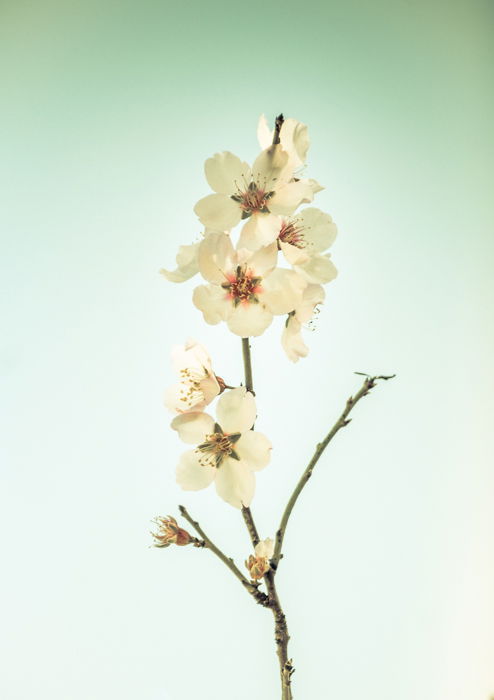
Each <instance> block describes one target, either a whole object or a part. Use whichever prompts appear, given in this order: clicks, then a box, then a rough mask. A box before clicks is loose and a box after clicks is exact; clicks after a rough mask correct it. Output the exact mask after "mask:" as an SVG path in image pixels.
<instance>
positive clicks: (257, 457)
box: [153, 114, 391, 700]
mask: <svg viewBox="0 0 494 700" xmlns="http://www.w3.org/2000/svg"><path fill="white" fill-rule="evenodd" d="M257 135H258V140H259V144H260V146H261V152H260V153H259V155H258V156H257V158H256V159H255V160H254V162H253V163H252V165H249V164H248V163H246V162H244V161H242V160H241V159H240V158H238V157H237V156H236V155H234V154H233V153H230V152H229V151H223V152H221V153H216V154H215V155H213V156H212V157H211V158H208V159H207V160H206V162H205V164H204V171H205V175H206V179H207V181H208V184H209V185H210V187H211V190H212V193H210V194H207V195H206V196H205V197H202V198H201V199H200V200H199V201H198V202H197V203H196V205H195V207H194V211H195V213H196V214H197V216H198V218H199V220H200V221H201V223H202V224H203V226H204V233H203V235H202V238H201V240H199V241H196V242H194V243H192V244H191V245H182V246H180V248H179V251H178V254H177V257H176V260H177V269H176V270H162V271H161V272H162V274H163V275H164V276H165V277H166V278H167V279H168V280H170V281H172V282H185V281H186V280H188V279H190V278H191V277H193V276H194V275H196V274H200V276H201V277H202V278H203V280H204V281H205V282H206V284H200V285H199V286H197V287H196V288H195V289H194V291H193V294H192V301H193V303H194V305H195V306H196V308H197V309H199V310H200V311H201V312H202V314H203V316H204V320H205V321H206V323H208V324H211V325H216V324H218V323H220V322H222V321H223V322H225V323H226V325H227V327H228V329H229V330H230V331H231V332H232V333H234V334H235V335H236V336H238V337H240V338H241V339H242V357H243V368H244V384H243V385H241V386H239V387H234V386H231V385H229V384H226V382H225V381H224V380H223V379H222V378H221V377H220V376H218V375H217V374H216V372H215V371H214V370H213V367H212V362H211V358H210V357H209V353H208V352H207V350H206V349H205V348H204V347H203V346H202V345H200V344H199V343H197V342H196V341H195V340H193V339H189V340H187V342H186V343H185V345H184V346H179V347H176V348H175V349H174V350H173V352H172V359H173V365H174V368H175V371H176V372H177V375H178V377H177V382H176V383H175V384H174V385H173V386H172V387H170V388H169V389H168V390H167V392H166V394H165V404H166V406H167V407H168V408H169V409H170V410H171V411H172V412H173V413H174V414H175V417H174V418H173V420H172V422H171V428H172V429H173V430H175V431H176V432H177V434H178V437H179V438H180V439H181V440H182V442H184V443H185V444H186V445H189V446H191V447H192V446H194V447H193V448H191V449H188V450H187V451H186V452H184V453H183V454H182V455H181V457H180V460H179V463H178V465H177V472H176V474H177V483H178V484H179V485H180V486H181V487H182V488H183V489H184V490H186V491H198V490H201V489H204V488H207V487H208V486H210V485H211V484H213V483H214V485H215V488H216V491H217V493H218V496H219V497H220V498H221V499H222V500H223V501H225V502H226V503H228V504H230V506H232V507H234V508H238V509H240V510H241V512H242V517H243V519H244V522H245V525H246V528H247V531H248V533H249V537H250V539H251V542H252V546H253V549H254V551H253V553H251V554H249V556H248V558H247V559H246V561H245V566H246V568H247V570H248V572H249V573H248V574H247V575H244V574H243V573H242V572H241V571H240V569H238V568H237V566H236V564H235V562H234V561H233V559H232V558H231V557H228V556H227V555H226V554H224V552H222V551H221V550H220V549H219V547H217V546H216V545H215V544H214V543H213V542H212V540H211V539H210V538H209V537H208V536H207V535H206V534H205V532H204V530H203V529H202V528H201V526H200V525H199V523H198V522H197V521H195V520H193V518H192V517H191V516H190V515H189V513H188V512H187V510H186V508H185V507H184V506H179V508H180V513H181V514H182V516H183V517H184V518H185V519H186V520H187V521H188V522H189V523H190V524H191V525H192V527H193V528H194V530H195V531H196V532H197V533H198V534H199V536H200V538H201V539H198V538H196V537H192V536H191V535H190V533H188V532H187V531H185V530H183V529H182V528H180V527H179V526H178V524H177V522H176V521H175V519H174V518H172V517H171V516H168V517H167V518H158V519H157V521H156V524H157V525H158V528H159V529H158V532H157V533H156V534H153V537H154V539H155V546H158V547H168V546H169V545H170V544H175V545H178V546H183V545H186V544H193V545H194V546H196V547H203V548H207V549H210V550H211V551H212V552H213V554H215V555H216V556H217V557H218V558H219V559H220V560H221V561H222V562H223V563H224V564H225V565H226V566H227V567H228V568H229V569H230V571H231V572H232V573H233V575H234V576H235V577H236V578H237V579H238V580H239V581H240V583H241V584H242V586H243V587H244V588H245V589H246V590H247V592H248V593H249V594H250V595H251V596H252V597H253V598H254V599H255V600H256V602H257V603H259V604H260V605H262V606H264V607H266V608H269V609H270V610H271V611H272V613H273V617H274V632H275V635H274V636H275V642H276V653H277V656H278V660H279V669H280V680H281V691H282V694H281V697H282V700H292V698H293V695H292V689H291V676H292V674H293V671H294V668H293V666H292V660H291V659H289V658H288V642H289V639H290V636H289V634H288V627H287V623H286V618H285V614H284V612H283V608H282V605H281V602H280V599H279V596H278V592H277V590H276V585H275V578H276V575H277V570H278V564H279V561H280V559H281V557H282V552H281V550H282V546H283V539H284V536H285V531H286V528H287V525H288V520H289V518H290V515H291V512H292V510H293V508H294V506H295V503H296V501H297V499H298V497H299V496H300V493H301V492H302V489H303V488H304V486H305V484H306V483H307V481H308V480H309V478H310V477H311V475H312V472H313V469H314V467H315V465H316V463H317V462H318V460H319V458H320V457H321V455H322V453H323V452H324V450H325V449H326V447H327V446H328V444H329V442H330V441H331V440H332V439H333V437H334V436H335V435H336V433H337V432H338V431H339V430H340V429H341V428H343V427H344V426H345V425H348V423H349V422H350V419H349V418H348V415H349V413H350V411H351V410H352V408H353V406H354V405H355V404H356V403H357V402H358V401H360V399H361V398H363V397H364V396H366V395H367V394H368V393H369V391H370V390H371V389H372V388H373V387H374V386H375V384H376V382H377V381H378V380H380V379H383V380H387V379H391V377H388V376H373V377H371V376H369V375H365V381H364V383H363V385H362V387H361V389H360V390H359V391H358V392H357V393H356V394H355V396H352V397H350V398H349V399H348V401H347V403H346V406H345V409H344V411H343V413H342V414H341V416H340V417H339V419H338V420H337V422H336V423H335V425H334V426H333V428H332V429H331V430H330V432H329V433H328V434H327V435H326V437H325V438H324V439H323V440H322V442H320V443H319V444H318V445H317V447H316V450H315V453H314V455H313V457H312V459H311V460H310V462H309V464H308V466H307V467H306V469H305V471H304V473H303V474H302V476H301V478H300V480H299V482H298V484H297V485H296V487H295V490H294V491H293V494H292V496H291V497H290V500H289V501H288V504H287V506H286V508H285V511H284V513H283V516H282V518H281V521H280V525H279V528H278V531H277V533H276V538H275V540H273V539H271V538H269V537H268V538H266V539H261V538H260V536H259V532H258V530H257V527H256V524H255V521H254V516H253V514H252V511H251V509H250V504H251V503H252V499H253V496H254V492H255V485H256V480H255V473H256V472H257V471H259V470H261V469H264V467H266V466H267V465H268V463H269V461H270V458H271V449H272V445H271V442H270V440H269V438H268V437H267V436H266V435H264V434H263V433H260V432H258V431H256V430H255V429H254V423H255V421H256V417H257V408H256V400H255V393H254V382H253V376H252V361H251V352H250V339H251V338H252V337H257V336H260V335H262V334H263V333H264V331H265V330H266V329H267V328H268V327H269V326H270V324H271V323H272V321H273V318H274V317H275V316H282V317H285V319H286V320H285V323H284V324H283V330H282V334H281V345H282V348H283V350H284V352H285V354H286V355H287V357H288V358H289V359H290V360H291V361H292V362H298V360H299V359H300V358H302V357H306V355H307V354H308V352H309V348H308V347H307V345H306V344H305V342H304V339H303V336H302V328H303V326H304V324H306V323H307V322H310V320H311V318H312V317H313V316H314V314H315V313H317V312H318V309H319V305H320V304H322V303H323V302H324V299H325V290H324V287H323V285H326V284H327V283H329V282H331V281H332V280H334V279H335V277H336V275H337V270H336V267H335V266H334V264H333V262H332V260H331V255H330V253H328V252H327V251H328V249H329V248H330V247H331V245H332V244H333V242H334V240H335V238H336V235H337V227H336V224H335V222H334V221H333V220H332V218H331V216H330V215H329V214H327V213H325V212H323V211H321V210H320V209H318V208H316V207H313V206H308V207H303V208H302V209H301V210H299V211H297V210H298V209H299V207H301V206H302V205H304V204H309V205H311V203H312V202H313V200H314V196H315V195H316V194H317V193H318V192H319V191H320V190H321V189H323V187H322V186H321V185H320V184H319V183H318V182H317V180H314V179H312V178H307V177H304V176H303V175H302V174H301V173H302V172H304V168H305V166H306V164H307V151H308V148H309V143H310V142H309V137H308V131H307V126H306V125H305V124H302V123H301V122H299V121H297V120H296V119H292V118H288V119H285V118H284V116H283V115H282V114H280V115H278V116H277V117H276V120H275V124H274V129H272V130H271V129H270V127H269V125H268V123H267V121H266V119H265V117H264V116H262V117H261V119H260V120H259V124H258V131H257ZM238 224H241V225H242V228H241V231H240V235H239V237H238V239H237V240H236V242H235V240H234V239H233V238H232V231H233V229H234V228H235V227H236V226H237V225H238ZM213 401H216V410H215V414H216V416H215V417H213V416H212V415H211V414H210V413H209V412H206V408H207V407H208V406H209V405H210V404H211V403H212V402H213ZM248 576H250V580H249V578H248ZM262 580H264V584H265V586H266V589H265V592H263V591H262V590H260V588H259V587H260V586H261V581H262Z"/></svg>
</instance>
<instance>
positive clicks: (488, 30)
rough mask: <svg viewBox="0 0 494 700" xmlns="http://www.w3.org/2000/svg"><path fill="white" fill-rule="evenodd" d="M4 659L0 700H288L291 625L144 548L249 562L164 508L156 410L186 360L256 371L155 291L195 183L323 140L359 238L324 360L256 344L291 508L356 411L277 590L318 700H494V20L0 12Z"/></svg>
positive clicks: (482, 10)
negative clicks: (294, 135)
mask: <svg viewBox="0 0 494 700" xmlns="http://www.w3.org/2000/svg"><path fill="white" fill-rule="evenodd" d="M0 8H1V12H0V74H1V94H0V100H1V121H2V128H1V137H0V138H1V146H0V148H1V158H0V168H1V178H2V182H1V192H2V200H3V204H2V207H1V212H0V217H1V231H2V273H1V275H2V295H1V300H0V304H1V306H2V317H3V321H2V326H3V328H4V333H3V340H2V341H1V350H0V358H1V371H2V375H1V377H2V378H1V382H2V390H1V393H2V406H3V408H2V413H3V415H2V423H3V425H4V430H3V437H2V438H1V456H2V479H3V489H2V492H3V496H2V498H3V499H4V503H3V505H2V506H1V516H2V525H1V532H2V539H3V544H2V550H1V552H2V555H1V556H2V569H3V572H4V573H3V575H2V584H1V585H2V588H3V589H4V590H3V593H2V596H1V601H2V607H3V608H4V610H3V613H2V620H3V622H2V645H4V648H2V650H1V654H2V658H3V661H4V664H5V670H4V671H3V672H2V677H1V679H0V695H1V697H2V698H5V700H31V699H34V698H36V700H108V699H109V698H115V699H116V698H118V699H119V700H137V699H138V700H191V699H192V698H194V699H195V698H201V700H218V699H225V700H226V699H229V700H230V699H232V698H233V699H235V700H251V699H252V698H256V699H259V700H268V699H269V700H271V699H272V698H276V697H278V676H277V661H276V658H275V654H274V643H273V641H272V620H271V616H270V615H269V614H268V613H267V612H266V611H265V610H263V609H261V608H259V607H254V606H253V603H252V601H251V600H250V599H249V598H248V597H247V596H246V594H245V592H244V591H243V590H242V589H241V587H240V586H239V585H237V582H236V581H235V579H233V577H232V576H231V575H230V574H229V572H227V571H226V569H225V570H224V568H223V567H222V565H221V564H220V563H219V562H217V560H216V559H215V558H214V557H213V556H212V555H210V554H209V553H208V552H201V551H198V550H193V549H192V548H184V549H178V548H174V549H170V550H163V551H160V550H156V549H149V548H148V545H149V542H150V537H149V535H148V529H149V528H150V524H149V520H150V519H151V518H152V517H153V516H154V515H156V514H158V513H160V514H167V513H176V512H177V510H176V504H177V503H185V504H186V505H187V506H188V507H189V509H190V511H191V512H192V513H193V514H194V515H195V516H196V517H197V518H198V519H199V520H200V522H201V523H202V524H203V525H204V527H205V529H206V530H207V532H208V533H209V534H210V535H211V536H212V537H213V539H215V540H217V541H218V543H219V544H221V545H222V546H224V548H225V549H226V550H227V551H228V552H229V553H231V554H232V555H233V556H235V558H236V559H237V561H239V562H242V561H243V559H244V558H245V557H246V556H247V554H248V553H249V541H248V538H247V534H246V533H245V532H244V529H243V523H242V522H241V518H240V515H239V513H238V512H237V511H236V510H234V509H233V508H230V507H229V506H228V505H227V504H225V503H223V502H222V501H220V500H219V499H218V498H217V497H216V494H215V493H214V489H211V490H209V491H204V492H199V493H197V494H187V493H185V494H184V493H183V492H181V491H180V490H179V489H178V487H177V486H176V485H175V482H174V467H175V463H176V461H177V458H178V455H179V454H180V452H181V451H182V449H183V445H182V444H181V443H180V442H179V441H178V439H177V437H176V435H175V434H174V433H172V431H170V430H169V428H168V416H167V414H166V411H165V410H164V409H163V407H162V405H161V397H162V391H163V389H164V387H165V386H166V385H167V384H169V383H171V382H172V381H173V375H172V371H171V368H170V364H169V359H168V357H169V351H170V348H171V346H172V345H173V344H176V343H180V342H183V341H184V340H185V338H186V337H187V336H192V337H196V338H197V339H199V340H201V341H202V342H204V343H205V344H206V345H207V346H208V347H209V348H210V351H211V353H212V355H213V358H214V360H215V368H216V370H217V372H218V373H219V374H221V375H222V376H224V377H225V378H227V379H228V381H230V382H232V383H235V382H238V381H239V380H240V379H241V377H242V374H241V373H242V364H241V352H240V340H239V339H238V338H236V337H234V336H233V335H231V334H229V333H228V331H227V330H226V327H225V326H215V327H212V326H206V324H204V322H203V321H202V316H201V314H200V313H199V312H198V311H197V310H196V309H194V307H193V306H192V304H191V301H190V295H191V291H192V288H193V286H194V285H195V282H191V283H188V284H186V285H180V286H179V285H177V286H174V285H172V284H169V283H167V282H165V281H164V280H163V279H162V278H161V277H160V276H159V275H158V274H157V271H158V269H159V268H160V267H162V266H166V267H168V268H170V267H173V261H174V256H175V252H176V249H177V248H178V245H179V244H181V243H189V242H192V240H194V238H195V237H196V235H197V233H198V232H199V230H200V226H199V225H198V222H197V220H196V217H195V215H194V213H193V211H192V207H193V205H194V203H195V202H196V201H197V199H199V198H200V197H201V196H204V195H205V194H207V193H208V191H209V190H208V187H207V185H206V183H205V181H204V178H203V173H202V167H203V161H204V159H205V158H206V157H208V156H209V155H211V154H212V153H214V152H215V151H218V150H224V149H230V150H232V151H234V152H235V153H237V154H239V155H240V156H241V157H242V158H245V159H246V160H252V158H253V157H254V156H255V154H256V151H257V143H256V139H255V128H256V123H257V118H258V115H259V114H260V113H261V112H265V113H266V114H267V115H268V118H269V119H270V120H271V119H273V117H274V116H275V114H276V113H278V112H280V111H283V112H284V113H285V115H287V116H294V117H296V118H298V119H300V120H302V121H304V122H305V123H308V124H309V127H310V135H311V139H312V147H311V150H310V152H309V169H308V173H309V174H310V175H311V176H313V177H315V178H317V179H318V180H320V181H321V182H322V183H323V184H325V185H326V189H325V190H324V192H322V193H321V194H320V195H318V197H317V201H316V205H317V206H319V207H320V208H322V209H324V210H326V211H329V212H330V213H331V214H332V215H333V217H334V219H335V220H336V222H337V223H338V225H339V229H340V234H339V238H338V240H337V242H336V244H335V246H334V249H333V259H334V261H335V263H336V265H337V267H338V269H339V271H340V275H339V277H338V279H337V280H336V281H335V282H333V283H332V284H331V285H330V286H329V287H328V288H327V290H328V298H327V303H326V304H325V306H324V308H323V310H322V312H321V314H320V316H319V319H318V322H317V330H316V331H315V332H313V333H306V337H307V335H308V336H309V337H308V342H309V344H310V346H311V354H310V356H309V358H308V359H307V360H303V361H301V362H300V363H299V364H298V365H296V366H294V365H292V364H290V363H289V362H288V360H286V358H285V357H284V355H283V354H282V353H281V348H280V343H279V336H280V333H281V325H282V324H281V320H280V319H277V320H276V322H275V323H274V324H273V326H272V327H271V328H270V329H269V330H268V331H267V332H266V333H265V335H264V336H262V338H260V339H259V340H256V341H255V342H254V347H253V362H254V380H255V387H256V389H257V393H258V410H259V421H258V428H259V430H262V431H264V432H266V433H267V434H268V435H269V436H270V438H271V439H272V441H273V443H274V446H275V449H274V451H273V462H272V464H271V465H270V466H269V467H268V468H267V469H266V470H265V471H264V472H262V473H261V474H259V476H258V492H257V494H256V498H255V501H254V503H253V511H254V513H255V515H256V518H257V521H258V525H259V527H260V529H261V532H262V535H263V536H264V537H265V536H268V535H273V533H274V530H275V528H276V525H277V523H278V520H279V516H280V513H281V511H282V508H283V506H284V503H285V502H286V499H287V497H288V494H289V493H290V492H291V489H292V488H293V485H294V483H295V481H296V479H297V478H298V475H299V473H300V472H301V470H302V469H303V467H304V466H305V463H306V462H307V460H308V458H309V455H310V454H311V453H312V451H313V449H314V446H315V444H316V442H317V441H318V440H319V439H320V438H321V436H322V435H324V434H325V432H326V431H327V429H328V427H329V426H330V425H332V423H333V422H334V420H335V418H336V416H337V415H338V414H339V412H340V410H341V408H342V406H343V404H344V401H345V399H346V398H347V396H348V395H349V393H350V392H352V391H354V390H356V389H357V388H358V387H359V386H360V379H359V378H358V377H355V376H354V375H353V374H352V373H353V372H354V371H355V370H358V371H365V372H371V373H391V372H396V373H397V374H398V377H397V379H396V380H394V381H393V382H391V383H388V384H384V385H381V386H379V387H378V388H376V389H375V391H374V392H373V395H372V396H371V397H369V398H367V399H365V401H363V402H362V403H361V404H359V406H358V407H357V408H356V410H355V412H354V414H353V418H354V420H353V421H352V424H351V425H350V426H349V427H348V428H347V429H346V430H345V431H344V432H342V433H340V434H339V435H338V437H337V439H336V440H335V441H334V443H332V445H331V447H330V449H328V451H327V452H326V453H325V456H324V458H323V459H322V460H321V462H320V464H319V465H318V468H317V472H316V474H315V476H314V478H313V479H312V480H311V483H310V484H309V485H308V487H307V490H306V491H305V492H304V494H303V497H302V498H301V499H300V502H299V504H298V506H297V509H296V511H295V513H294V516H293V519H292V521H291V523H290V527H289V530H288V533H287V538H286V552H285V554H286V556H285V559H284V560H283V563H282V565H281V570H280V575H279V577H278V581H279V590H280V596H281V597H282V600H283V603H284V605H285V609H286V612H287V616H288V621H289V626H290V631H291V633H292V642H291V646H290V653H291V654H292V655H293V658H294V662H295V665H296V667H297V672H296V674H295V676H294V694H295V697H296V698H297V700H298V699H300V700H301V699H304V700H309V699H310V700H319V699H320V698H321V699H325V698H331V699H336V698H338V700H362V699H363V698H365V699H366V700H367V699H368V698H369V699H372V700H488V697H489V696H490V694H491V693H494V563H493V559H494V508H493V496H494V476H493V469H492V435H493V430H492V420H493V417H494V416H493V410H492V409H493V401H492V396H493V389H494V386H493V373H492V364H493V345H494V344H493V339H494V338H493V336H494V329H493V323H492V304H493V281H492V270H493V262H494V260H493V257H494V255H493V252H494V245H493V219H494V217H493V206H492V185H493V182H492V177H491V173H492V170H491V169H492V162H493V156H494V153H493V148H492V146H493V139H492V124H493V121H494V109H493V106H494V100H493V81H492V77H493V63H492V61H493V54H494V50H493V45H494V44H493V31H492V29H493V14H494V12H493V4H492V2H482V1H480V0H468V1H467V0H464V1H461V2H457V1H455V0H450V1H448V2H443V1H434V0H432V2H431V1H428V2H425V1H419V2H409V1H406V0H402V1H395V2H390V1H387V2H386V1H383V0H376V1H375V2H363V1H356V0H350V1H348V0H347V1H346V2H345V3H327V4H326V3H321V4H318V3H314V2H305V3H298V2H297V3H296V2H293V1H292V0H288V1H287V2H283V3H281V2H274V3H269V4H264V3H261V2H258V1H257V0H253V1H252V2H248V3H244V4H240V3H238V4H235V3H227V2H217V1H213V2H208V3H199V2H193V3H188V4H181V5H178V4H177V3H167V2H157V1H156V2H151V1H150V0H142V1H141V2H125V1H123V2H116V1H114V2H112V1H110V2H101V0H98V1H96V0H86V1H85V2H75V1H74V2H70V0H67V2H61V1H58V2H57V1H55V0H54V1H52V2H50V1H49V0H40V1H39V2H34V1H32V2H25V1H24V0H16V1H15V2H14V1H11V2H9V1H8V0H7V1H6V0H3V2H1V3H0Z"/></svg>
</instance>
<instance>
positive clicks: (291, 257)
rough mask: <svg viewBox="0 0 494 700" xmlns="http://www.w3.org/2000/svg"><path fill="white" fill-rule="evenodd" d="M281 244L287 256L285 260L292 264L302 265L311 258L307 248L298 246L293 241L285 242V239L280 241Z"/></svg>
mask: <svg viewBox="0 0 494 700" xmlns="http://www.w3.org/2000/svg"><path fill="white" fill-rule="evenodd" d="M279 246H280V249H281V252H282V253H283V255H284V256H285V260H286V261H287V262H288V263H290V265H300V264H302V263H305V262H307V261H308V260H309V258H310V255H309V254H308V253H306V251H305V248H297V246H295V245H292V244H291V243H285V242H284V241H280V242H279Z"/></svg>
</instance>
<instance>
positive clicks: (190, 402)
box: [178, 367, 209, 408]
mask: <svg viewBox="0 0 494 700" xmlns="http://www.w3.org/2000/svg"><path fill="white" fill-rule="evenodd" d="M208 376H209V372H208V371H207V370H206V369H205V368H203V372H202V373H200V372H199V371H198V370H195V369H192V368H190V367H187V368H184V369H181V370H180V389H179V391H178V394H179V401H181V402H182V403H183V404H185V406H184V407H185V408H192V406H195V405H197V404H198V403H201V401H204V392H203V390H202V387H201V382H202V381H203V380H204V379H206V378H207V377H208Z"/></svg>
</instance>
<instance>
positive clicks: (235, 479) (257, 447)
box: [171, 387, 271, 508]
mask: <svg viewBox="0 0 494 700" xmlns="http://www.w3.org/2000/svg"><path fill="white" fill-rule="evenodd" d="M216 415H217V420H216V422H215V420H214V419H213V418H212V417H211V416H210V415H208V414H207V413H200V412H197V413H184V414H182V415H180V416H176V417H175V418H174V419H173V421H172V424H171V426H172V428H173V429H174V430H176V431H177V432H178V434H179V436H180V438H181V439H182V440H183V441H184V442H186V443H188V444H192V445H196V447H195V449H193V450H189V451H187V452H185V453H184V454H183V455H182V457H181V459H180V462H179V464H178V467H177V482H178V484H179V485H180V486H181V487H182V488H183V489H185V490H186V491H198V490H200V489H203V488H206V487H207V486H209V485H210V484H211V483H212V482H213V481H214V483H215V486H216V491H217V493H218V495H219V496H220V497H221V498H222V499H223V500H224V501H226V502H227V503H230V504H231V505H232V506H234V507H235V508H241V507H242V506H249V505H250V503H251V501H252V498H253V496H254V491H255V476H254V472H256V471H259V470H260V469H263V468H264V467H265V466H266V465H267V464H268V462H269V460H270V457H271V443H270V441H269V440H268V438H267V437H266V436H265V435H263V434H262V433H258V432H256V431H254V430H251V428H252V426H253V424H254V421H255V418H256V404H255V400H254V397H253V395H252V394H251V393H250V392H248V391H247V390H246V389H245V387H239V388H238V389H232V390H231V391H227V392H225V393H224V394H222V396H221V398H220V399H219V400H218V404H217V407H216Z"/></svg>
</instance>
